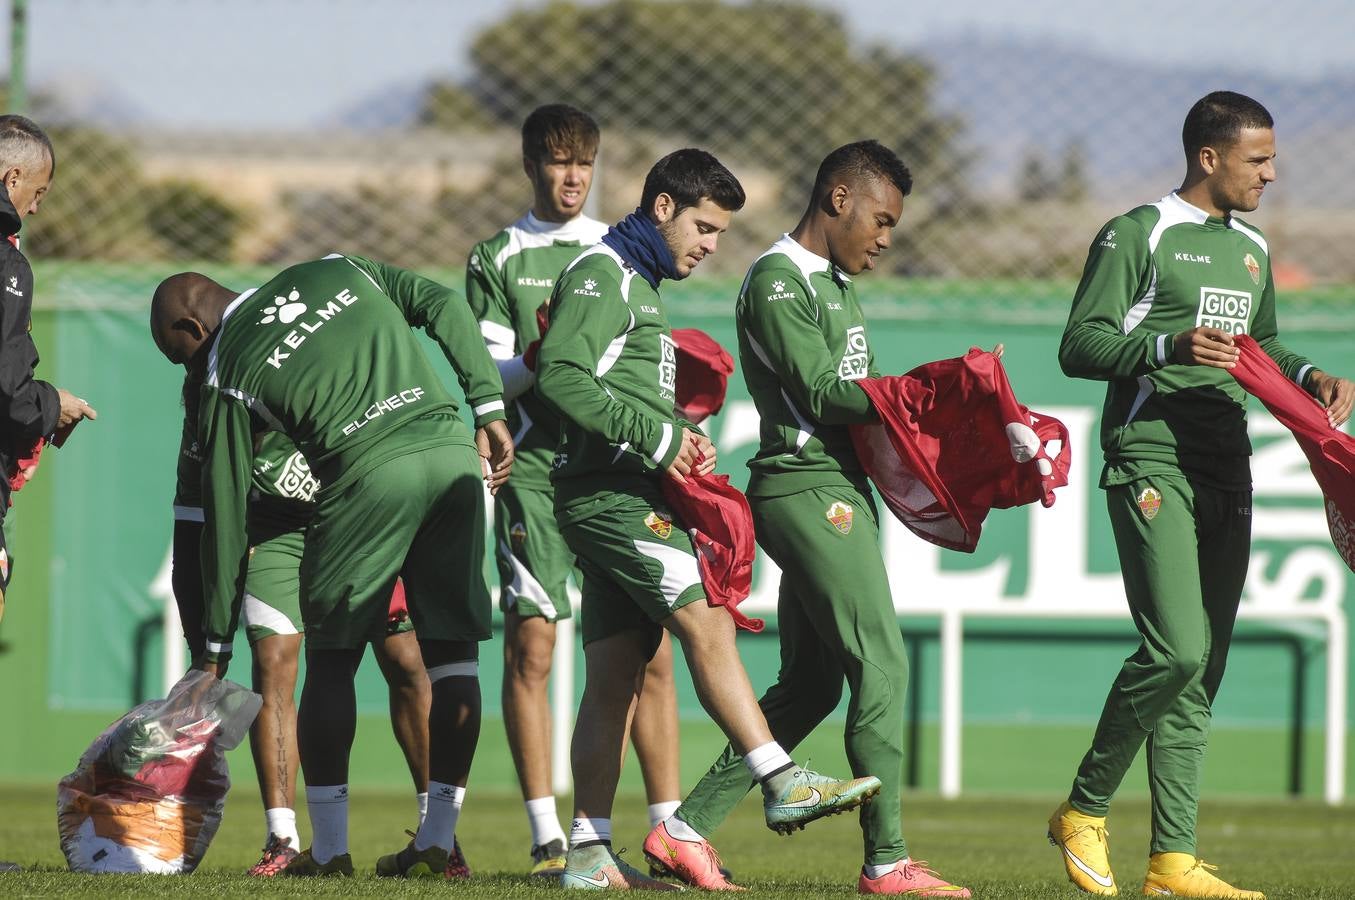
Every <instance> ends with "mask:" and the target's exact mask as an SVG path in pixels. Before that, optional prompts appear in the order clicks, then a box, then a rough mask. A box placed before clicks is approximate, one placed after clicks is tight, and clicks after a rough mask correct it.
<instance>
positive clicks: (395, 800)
mask: <svg viewBox="0 0 1355 900" xmlns="http://www.w3.org/2000/svg"><path fill="white" fill-rule="evenodd" d="M251 788H252V785H249V784H241V785H239V786H238V787H237V788H236V789H235V790H234V791H233V793H232V799H231V804H230V807H229V810H228V813H227V818H226V820H225V822H224V824H223V825H222V829H221V831H220V833H219V834H218V835H217V838H216V841H215V843H214V844H213V846H212V848H211V851H210V852H209V854H208V856H207V859H206V861H205V862H204V864H203V866H202V868H201V869H200V870H199V871H198V872H197V873H196V874H195V875H194V876H192V877H191V878H173V877H165V876H137V877H134V876H103V877H91V876H87V875H75V874H71V873H69V872H66V871H65V863H64V860H63V858H62V855H61V850H60V847H59V845H58V842H57V838H56V825H55V815H54V803H53V791H52V790H51V789H50V788H47V787H43V788H36V787H5V788H3V790H0V796H3V797H4V804H3V811H2V812H0V857H3V858H6V859H11V860H15V861H19V862H22V863H24V864H25V865H26V866H31V867H32V868H31V869H29V870H28V871H24V872H21V873H15V874H3V875H0V896H2V897H67V896H82V897H93V896H99V897H106V898H119V897H174V898H178V897H247V896H250V897H253V896H335V895H343V896H353V897H362V896H392V897H425V896H429V897H431V896H443V895H455V896H465V897H526V896H549V895H551V894H553V893H554V892H555V891H556V890H558V888H555V887H554V886H542V885H538V884H533V883H529V881H528V879H526V878H525V877H524V876H522V875H521V874H520V873H521V872H522V871H523V863H524V861H525V860H526V858H527V857H526V848H527V844H528V832H527V825H526V821H525V818H524V815H523V813H522V806H521V802H520V800H519V799H518V797H517V796H516V794H515V793H506V792H492V791H484V792H472V793H471V794H470V796H468V798H467V807H466V813H465V815H464V816H463V818H462V823H461V826H460V827H459V828H458V836H459V837H460V839H461V842H462V845H463V847H464V849H465V852H466V856H467V859H468V860H469V862H470V865H471V868H472V869H473V870H474V873H475V875H474V877H473V878H472V879H471V880H470V881H469V882H465V883H445V884H444V883H432V884H427V883H405V882H391V881H389V880H385V879H381V880H378V879H376V878H375V877H374V876H373V875H372V865H373V862H374V861H375V858H376V857H377V856H378V855H379V854H381V853H385V852H389V851H391V850H394V849H397V848H398V847H399V846H400V845H401V844H402V843H403V842H404V840H405V838H404V837H403V835H402V829H403V828H405V827H408V826H409V824H410V820H411V815H412V812H413V800H412V798H411V797H410V796H409V795H408V793H406V792H390V791H380V792H375V791H355V793H354V797H353V800H352V803H351V807H350V810H351V819H352V822H351V834H350V837H351V843H352V848H353V856H354V862H355V864H356V867H357V869H358V874H357V877H355V878H353V879H352V880H351V881H339V880H317V881H304V882H298V881H293V880H287V879H273V880H271V881H267V882H265V881H263V880H262V879H250V878H247V877H246V876H244V875H242V874H240V873H241V872H242V871H243V870H244V869H245V868H246V867H248V866H249V865H250V864H252V863H253V862H254V861H255V860H256V859H257V857H258V847H259V845H260V843H261V835H260V833H259V832H260V830H261V825H262V815H261V810H260V807H259V801H258V799H257V795H256V794H255V792H254V791H253V790H251ZM1056 800H1057V797H1052V796H1051V797H1044V796H1041V797H1022V798H1013V797H1002V798H1000V799H999V798H980V797H969V798H965V799H962V800H957V801H945V800H941V799H939V798H937V797H935V796H934V795H929V794H918V795H911V796H908V797H906V798H905V801H904V825H905V830H906V833H907V835H908V839H909V841H910V849H911V851H912V852H913V854H914V855H915V856H916V857H919V858H925V859H927V860H929V861H930V862H931V864H932V865H933V866H934V867H935V868H936V869H937V870H938V871H940V872H942V873H943V874H945V875H946V876H947V877H950V878H953V879H955V880H957V881H959V882H961V883H963V884H967V885H968V886H970V887H971V888H973V889H974V892H975V896H976V897H981V898H991V900H999V898H1003V900H1007V898H1010V900H1018V898H1021V900H1023V898H1036V900H1038V898H1047V897H1068V898H1073V897H1076V896H1081V895H1079V894H1077V892H1076V891H1075V890H1074V889H1073V888H1072V887H1071V886H1070V885H1069V884H1068V883H1067V882H1066V881H1065V880H1064V876H1063V872H1062V867H1061V865H1060V862H1059V858H1058V856H1057V854H1056V852H1055V851H1054V850H1053V848H1051V847H1050V846H1049V845H1048V844H1047V842H1046V841H1045V838H1044V827H1045V826H1044V820H1045V818H1046V817H1047V816H1048V814H1049V811H1050V809H1051V808H1052V806H1053V805H1054V803H1055V801H1056ZM561 808H562V809H564V808H566V804H565V803H563V802H562V803H561ZM1147 816H1148V808H1147V804H1146V803H1145V802H1144V801H1143V800H1141V799H1138V798H1129V799H1125V800H1122V801H1120V802H1118V803H1117V805H1116V808H1115V810H1114V815H1113V816H1112V818H1111V820H1110V825H1111V833H1112V836H1111V840H1112V861H1113V862H1115V863H1116V869H1117V874H1118V877H1119V879H1120V882H1121V889H1122V890H1123V891H1124V893H1125V894H1126V895H1137V894H1138V893H1139V884H1140V879H1141V877H1142V874H1143V863H1144V861H1145V860H1146V854H1147ZM302 818H303V822H302V833H303V834H306V833H308V828H307V826H306V824H305V822H304V814H303V816H302ZM1200 818H1201V824H1200V839H1201V850H1202V852H1203V853H1204V854H1205V855H1206V858H1207V859H1209V860H1211V861H1212V862H1215V863H1218V864H1221V865H1222V867H1223V868H1222V870H1221V874H1223V875H1225V876H1227V877H1229V878H1232V879H1234V881H1235V882H1236V883H1239V884H1242V885H1245V886H1247V887H1253V888H1257V889H1261V890H1264V891H1265V892H1266V894H1267V896H1268V897H1271V898H1290V897H1292V898H1309V897H1311V898H1324V900H1336V898H1350V897H1355V810H1351V809H1348V808H1347V809H1328V808H1325V807H1321V806H1318V805H1315V804H1312V803H1308V802H1286V801H1266V802H1258V801H1247V802H1241V801H1231V800H1230V801H1216V802H1211V803H1206V804H1205V806H1204V808H1203V809H1202V810H1201V817H1200ZM615 822H616V824H617V827H618V833H617V840H616V842H615V843H616V846H617V847H618V848H620V847H629V848H630V850H629V852H628V853H627V858H628V859H630V860H631V861H632V862H633V863H638V864H642V863H643V858H642V856H641V854H640V852H639V847H640V844H641V841H642V840H643V838H644V822H645V810H644V801H643V799H642V798H641V797H640V796H638V795H637V794H635V793H633V792H628V793H627V794H626V795H624V796H623V797H622V798H620V802H619V803H618V805H617V811H616V815H615ZM716 846H717V847H719V848H720V850H721V853H722V854H723V856H724V860H725V863H726V864H727V865H728V866H729V867H730V868H731V869H732V870H733V871H734V873H735V878H736V879H737V880H739V881H740V882H742V883H744V884H746V885H748V886H749V887H751V888H753V889H754V890H755V891H757V892H759V893H761V894H764V895H766V896H774V897H834V896H848V895H851V894H853V893H854V891H855V882H856V873H857V871H858V868H857V867H858V866H859V863H860V852H861V849H860V832H859V830H858V829H857V827H856V823H855V821H854V819H853V818H852V817H850V816H843V817H838V818H833V819H828V820H825V821H823V822H819V823H816V824H814V825H812V826H810V828H809V829H808V830H807V831H804V832H799V833H797V834H796V835H795V836H793V837H789V838H781V837H778V836H776V835H774V834H772V833H771V832H770V831H768V830H767V829H766V827H765V826H764V825H763V824H762V821H761V815H760V809H759V806H758V804H757V803H756V802H754V801H753V800H749V801H746V802H745V803H744V804H743V805H741V806H740V807H739V809H738V811H737V812H736V813H735V815H734V816H733V817H732V818H731V819H730V820H729V822H727V823H726V825H725V827H724V828H723V829H721V831H720V832H719V833H718V834H717V835H716Z"/></svg>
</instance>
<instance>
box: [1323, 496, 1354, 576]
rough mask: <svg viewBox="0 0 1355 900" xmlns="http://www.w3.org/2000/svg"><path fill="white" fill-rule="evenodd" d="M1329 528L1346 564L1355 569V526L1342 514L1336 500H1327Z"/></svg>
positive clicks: (1332, 539)
mask: <svg viewBox="0 0 1355 900" xmlns="http://www.w3.org/2000/svg"><path fill="white" fill-rule="evenodd" d="M1327 530H1328V531H1330V532H1331V542H1332V545H1333V546H1335V547H1336V552H1337V553H1339V554H1341V558H1342V559H1343V560H1345V561H1346V565H1348V566H1350V568H1351V569H1352V570H1355V527H1352V526H1351V523H1350V521H1349V520H1348V519H1347V518H1346V517H1345V516H1344V515H1342V514H1341V509H1340V507H1338V506H1337V505H1336V501H1334V500H1328V501H1327Z"/></svg>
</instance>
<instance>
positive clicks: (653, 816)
mask: <svg viewBox="0 0 1355 900" xmlns="http://www.w3.org/2000/svg"><path fill="white" fill-rule="evenodd" d="M681 805H682V801H681V800H665V801H663V802H662V803H651V804H649V827H650V828H651V829H652V828H653V827H654V826H655V825H658V824H659V823H660V822H662V821H663V820H664V819H666V818H668V817H669V816H671V815H672V814H673V813H675V812H677V808H678V807H679V806H681Z"/></svg>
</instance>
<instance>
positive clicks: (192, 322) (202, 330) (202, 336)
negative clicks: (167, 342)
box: [170, 316, 207, 343]
mask: <svg viewBox="0 0 1355 900" xmlns="http://www.w3.org/2000/svg"><path fill="white" fill-rule="evenodd" d="M170 327H171V328H172V329H174V330H175V331H182V332H184V333H185V334H187V335H188V336H189V337H191V338H192V339H193V340H194V342H196V343H202V342H203V341H205V340H206V339H207V326H206V325H203V324H202V321H201V320H200V319H197V318H194V317H193V316H180V317H179V318H177V319H175V320H174V324H173V325H171V326H170Z"/></svg>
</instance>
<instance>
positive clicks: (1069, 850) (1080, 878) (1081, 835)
mask: <svg viewBox="0 0 1355 900" xmlns="http://www.w3.org/2000/svg"><path fill="white" fill-rule="evenodd" d="M1109 834H1110V832H1108V831H1106V818H1105V816H1089V815H1087V814H1086V813H1081V812H1078V811H1077V810H1075V809H1073V807H1072V806H1071V805H1069V804H1068V803H1066V802H1065V803H1063V804H1062V805H1061V806H1059V808H1058V809H1056V810H1054V814H1053V815H1052V816H1050V817H1049V843H1051V844H1053V845H1054V846H1055V847H1058V848H1059V849H1060V850H1062V851H1063V868H1064V869H1065V870H1067V872H1068V880H1069V881H1071V882H1072V883H1073V884H1075V885H1077V886H1078V888H1080V889H1081V890H1084V891H1086V892H1087V893H1089V894H1100V895H1101V896H1103V897H1114V896H1115V895H1117V894H1118V893H1120V889H1119V888H1117V887H1116V886H1115V875H1114V874H1113V873H1112V872H1111V871H1110V845H1109V844H1108V843H1106V837H1107V836H1108V835H1109Z"/></svg>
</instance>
